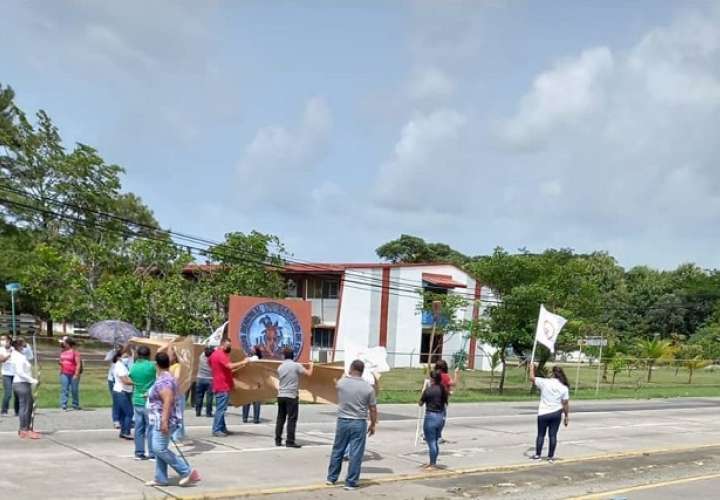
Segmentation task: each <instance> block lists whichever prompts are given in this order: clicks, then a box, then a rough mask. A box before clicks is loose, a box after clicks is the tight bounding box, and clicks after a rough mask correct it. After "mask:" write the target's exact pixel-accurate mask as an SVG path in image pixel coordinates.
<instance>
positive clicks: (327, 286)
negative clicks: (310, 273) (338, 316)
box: [307, 280, 340, 299]
mask: <svg viewBox="0 0 720 500" xmlns="http://www.w3.org/2000/svg"><path fill="white" fill-rule="evenodd" d="M307 285H308V290H307V298H308V299H337V298H338V288H339V287H340V282H339V281H337V280H308V284H307Z"/></svg>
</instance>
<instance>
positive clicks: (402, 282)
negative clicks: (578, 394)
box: [0, 185, 475, 299]
mask: <svg viewBox="0 0 720 500" xmlns="http://www.w3.org/2000/svg"><path fill="white" fill-rule="evenodd" d="M0 190H5V191H9V192H13V193H16V194H19V195H21V196H24V197H26V198H33V199H35V200H38V201H45V202H47V203H50V204H54V205H60V206H63V207H70V208H73V209H75V210H77V211H80V212H90V213H94V214H96V215H100V216H101V217H105V218H108V219H112V220H116V221H119V222H123V223H124V224H128V225H132V226H136V227H142V228H145V229H148V230H150V231H153V232H160V233H163V234H167V235H168V236H169V237H176V238H178V239H180V240H184V241H186V242H193V243H200V244H204V245H207V246H218V245H221V244H222V243H221V242H217V241H213V240H210V239H206V238H202V237H198V236H193V235H189V234H185V233H179V232H176V231H172V230H169V229H162V228H159V227H156V226H153V225H149V224H145V223H141V222H138V221H134V220H132V219H128V218H125V217H120V216H118V215H115V214H110V213H108V212H102V211H99V210H94V209H91V208H89V207H80V206H78V205H75V204H72V203H69V202H67V201H60V200H57V199H53V198H48V197H44V196H36V195H32V194H29V193H27V192H25V191H23V190H18V189H14V188H11V187H8V186H4V185H0ZM27 208H31V207H27ZM63 215H65V214H57V216H58V217H62V216H63ZM181 244H182V243H181ZM247 252H248V253H252V252H251V251H247ZM255 255H256V256H259V257H263V258H264V257H265V256H264V255H260V254H257V253H256V254H255ZM278 255H280V254H278ZM283 260H285V261H286V262H289V263H291V264H301V265H303V266H305V267H307V268H308V270H315V271H321V272H322V271H327V269H326V268H324V267H323V266H321V265H318V264H315V263H312V262H310V261H306V260H301V259H288V258H285V257H283ZM378 267H383V266H382V264H380V265H378ZM343 272H344V274H346V275H349V276H354V277H356V278H357V279H359V280H362V281H366V282H376V283H380V284H381V285H383V286H384V283H383V280H382V278H376V277H374V276H370V275H368V274H364V273H357V272H353V271H350V270H348V269H344V270H343ZM389 282H390V283H392V284H394V285H396V286H397V287H405V289H404V290H405V291H407V292H411V293H414V292H415V291H416V290H415V289H416V288H423V282H422V280H421V281H416V280H407V279H402V278H395V279H394V280H390V281H389ZM411 286H412V287H413V288H407V287H411ZM456 295H465V296H467V297H468V298H473V299H474V298H475V297H474V294H469V293H463V292H457V291H456Z"/></svg>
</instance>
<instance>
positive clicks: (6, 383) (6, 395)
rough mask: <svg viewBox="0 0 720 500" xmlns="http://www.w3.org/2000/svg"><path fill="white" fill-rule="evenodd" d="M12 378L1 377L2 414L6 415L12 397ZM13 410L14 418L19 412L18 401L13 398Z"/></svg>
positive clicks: (7, 376)
mask: <svg viewBox="0 0 720 500" xmlns="http://www.w3.org/2000/svg"><path fill="white" fill-rule="evenodd" d="M13 378H14V377H13V376H12V375H3V398H2V414H3V415H6V414H7V412H8V408H10V398H12V397H13ZM13 409H14V410H15V416H17V415H18V413H19V411H20V400H19V399H18V398H17V397H15V398H14V399H13Z"/></svg>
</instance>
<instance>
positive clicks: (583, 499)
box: [571, 473, 720, 500]
mask: <svg viewBox="0 0 720 500" xmlns="http://www.w3.org/2000/svg"><path fill="white" fill-rule="evenodd" d="M708 479H720V473H718V474H708V475H706V476H694V477H686V478H683V479H673V480H671V481H663V482H660V483H652V484H641V485H638V486H630V487H628V488H622V489H619V490H610V491H603V492H602V493H593V494H591V495H583V496H580V497H574V498H572V499H571V500H597V499H600V498H607V497H612V496H615V495H619V494H622V493H628V492H631V491H642V490H651V489H653V488H663V487H665V486H673V485H676V484H684V483H692V482H695V481H705V480H708Z"/></svg>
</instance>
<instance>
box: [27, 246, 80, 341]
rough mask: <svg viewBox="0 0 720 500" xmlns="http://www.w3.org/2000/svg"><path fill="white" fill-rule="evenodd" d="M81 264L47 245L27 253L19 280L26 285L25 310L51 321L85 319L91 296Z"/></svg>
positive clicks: (50, 324)
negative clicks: (88, 292)
mask: <svg viewBox="0 0 720 500" xmlns="http://www.w3.org/2000/svg"><path fill="white" fill-rule="evenodd" d="M80 266H81V264H80V262H79V261H78V260H77V259H75V258H73V257H72V256H69V255H67V254H65V253H64V252H62V251H60V250H59V249H57V248H55V247H53V246H52V245H49V244H47V243H39V244H37V245H36V246H35V247H34V248H33V249H32V250H31V251H30V252H28V253H26V254H25V260H24V262H23V263H22V265H20V266H19V273H18V280H19V281H20V282H21V283H22V284H23V287H24V288H23V294H22V295H23V307H24V309H25V310H30V311H34V312H35V314H37V315H38V316H39V317H40V318H41V319H43V320H45V321H46V322H47V327H48V335H52V331H53V322H54V321H56V320H73V319H78V318H82V317H83V316H84V313H85V307H86V304H87V300H86V299H87V297H86V295H85V288H84V283H83V280H82V273H81V267H80Z"/></svg>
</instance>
